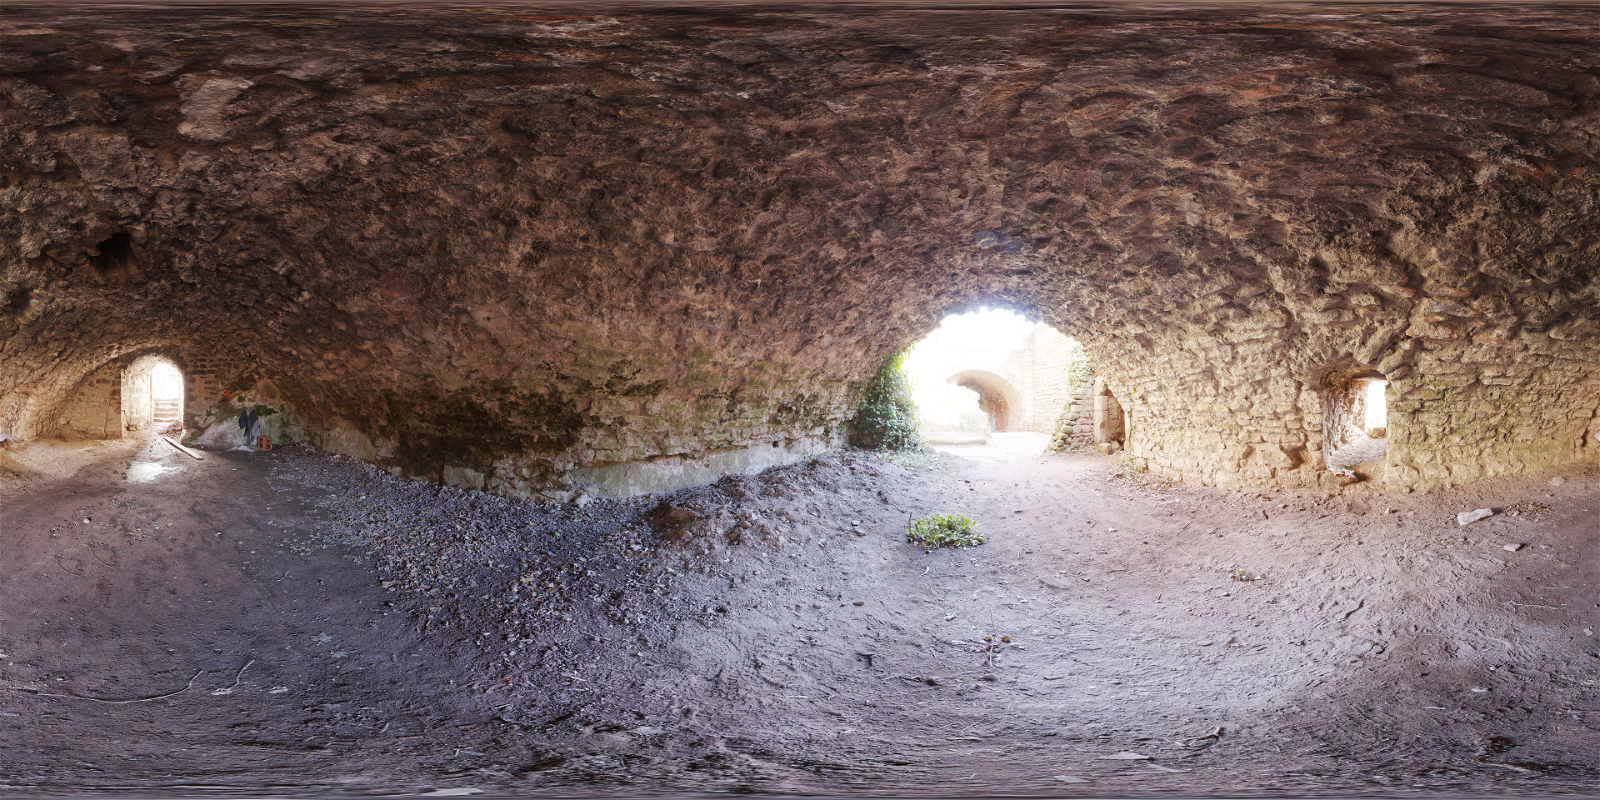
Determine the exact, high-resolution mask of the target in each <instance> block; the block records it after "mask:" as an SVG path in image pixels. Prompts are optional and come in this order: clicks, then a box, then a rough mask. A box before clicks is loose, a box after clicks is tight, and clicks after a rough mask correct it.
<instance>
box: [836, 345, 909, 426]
mask: <svg viewBox="0 0 1600 800" xmlns="http://www.w3.org/2000/svg"><path fill="white" fill-rule="evenodd" d="M907 352H908V350H901V351H900V352H898V353H895V354H894V355H892V356H890V357H889V359H888V360H887V361H885V362H883V366H881V367H879V368H878V371H877V372H876V373H875V374H873V376H872V380H871V381H869V382H868V383H867V389H866V392H865V393H863V395H862V397H861V408H860V409H858V410H857V411H856V416H855V419H852V420H850V427H851V430H852V433H851V436H850V443H851V444H853V445H855V446H856V447H860V448H862V449H863V450H917V449H920V448H921V447H922V436H921V435H920V434H918V433H917V407H916V404H915V403H913V402H912V401H911V382H910V381H909V380H907V378H906V373H905V360H906V353H907Z"/></svg>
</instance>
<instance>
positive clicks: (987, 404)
mask: <svg viewBox="0 0 1600 800" xmlns="http://www.w3.org/2000/svg"><path fill="white" fill-rule="evenodd" d="M946 383H949V384H953V385H955V386H959V387H961V388H963V389H966V390H967V391H969V392H972V393H974V394H976V395H977V402H978V410H979V411H980V412H981V413H982V414H983V417H984V420H985V421H986V424H987V426H988V430H989V431H990V432H991V433H1010V432H1012V431H1015V430H1017V419H1018V414H1019V411H1020V409H1019V406H1020V405H1021V404H1022V403H1021V401H1022V392H1020V391H1018V389H1017V387H1015V386H1013V385H1012V384H1011V382H1010V381H1007V380H1006V379H1005V378H1003V377H1001V376H999V375H996V374H994V373H992V372H985V371H983V370H967V371H966V372H958V373H956V374H955V375H951V376H950V377H949V378H948V379H946Z"/></svg>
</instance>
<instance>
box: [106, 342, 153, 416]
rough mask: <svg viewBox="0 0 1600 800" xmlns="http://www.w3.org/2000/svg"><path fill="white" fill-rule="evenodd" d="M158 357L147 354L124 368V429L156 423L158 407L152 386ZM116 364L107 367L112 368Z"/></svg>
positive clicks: (122, 399) (122, 403) (122, 398)
mask: <svg viewBox="0 0 1600 800" xmlns="http://www.w3.org/2000/svg"><path fill="white" fill-rule="evenodd" d="M156 363H158V359H157V358H156V357H155V356H145V357H143V358H141V359H139V360H137V361H135V362H133V363H132V364H129V365H128V366H127V367H125V368H123V370H122V393H121V397H120V400H121V405H122V415H121V416H122V430H124V431H142V430H146V429H148V428H149V427H150V426H151V425H152V424H154V423H155V418H156V407H155V401H154V398H153V395H152V394H151V391H150V389H151V386H152V384H153V383H154V381H153V380H152V379H153V378H154V375H153V373H152V370H153V369H154V368H155V365H156ZM116 366H119V365H116V364H113V365H111V366H110V367H107V370H110V369H112V368H114V367H116Z"/></svg>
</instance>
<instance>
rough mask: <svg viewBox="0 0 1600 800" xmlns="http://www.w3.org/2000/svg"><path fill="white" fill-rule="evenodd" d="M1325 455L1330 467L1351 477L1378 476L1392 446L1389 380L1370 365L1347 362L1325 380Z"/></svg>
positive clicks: (1335, 368)
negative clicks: (1390, 441)
mask: <svg viewBox="0 0 1600 800" xmlns="http://www.w3.org/2000/svg"><path fill="white" fill-rule="evenodd" d="M1321 385H1322V396H1323V411H1322V457H1323V461H1324V462H1325V463H1326V464H1327V466H1328V469H1329V470H1332V471H1333V472H1335V473H1337V474H1339V475H1344V476H1350V477H1361V478H1373V477H1377V476H1378V474H1379V472H1380V471H1381V467H1380V468H1362V465H1381V463H1382V462H1383V460H1384V459H1385V457H1386V456H1387V454H1388V449H1389V430H1388V429H1389V420H1388V416H1389V415H1388V389H1389V381H1388V380H1387V379H1386V378H1385V377H1384V376H1383V374H1382V373H1379V372H1378V371H1377V370H1374V369H1372V368H1370V367H1365V366H1362V365H1358V364H1351V363H1345V364H1340V365H1337V366H1335V367H1334V368H1332V369H1330V370H1329V371H1328V372H1327V374H1326V375H1324V376H1323V378H1322V380H1321Z"/></svg>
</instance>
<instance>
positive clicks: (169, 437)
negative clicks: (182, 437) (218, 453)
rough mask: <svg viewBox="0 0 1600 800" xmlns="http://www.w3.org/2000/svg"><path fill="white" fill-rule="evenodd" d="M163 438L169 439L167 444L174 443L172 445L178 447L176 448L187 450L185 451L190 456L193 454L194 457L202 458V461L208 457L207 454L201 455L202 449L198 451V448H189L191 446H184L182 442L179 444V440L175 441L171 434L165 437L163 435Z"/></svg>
mask: <svg viewBox="0 0 1600 800" xmlns="http://www.w3.org/2000/svg"><path fill="white" fill-rule="evenodd" d="M161 438H163V439H165V440H167V444H170V445H172V446H173V447H176V448H178V449H179V450H182V451H183V452H185V453H187V454H188V455H190V456H193V457H194V458H197V459H200V460H201V461H204V460H206V457H205V456H203V455H200V451H198V450H191V449H189V448H187V447H184V446H183V445H181V444H178V443H177V442H176V441H173V439H172V437H171V436H163V437H161Z"/></svg>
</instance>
